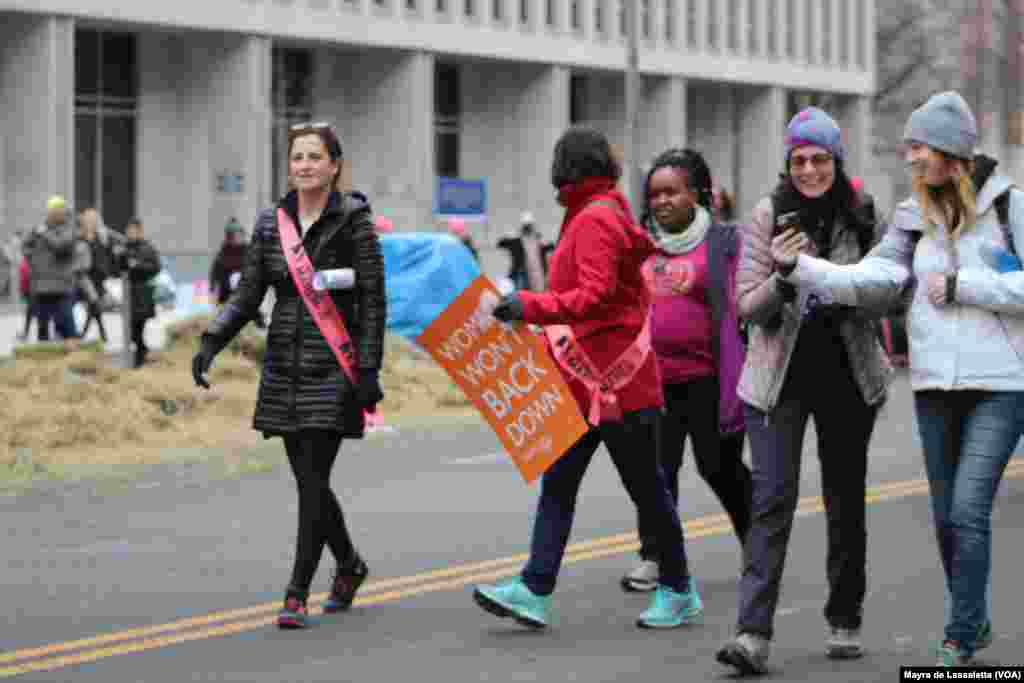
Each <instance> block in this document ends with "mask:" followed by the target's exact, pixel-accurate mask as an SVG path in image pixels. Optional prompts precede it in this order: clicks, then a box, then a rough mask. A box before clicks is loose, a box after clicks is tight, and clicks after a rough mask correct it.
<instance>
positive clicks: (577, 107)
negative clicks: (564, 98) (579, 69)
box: [569, 74, 587, 125]
mask: <svg viewBox="0 0 1024 683" xmlns="http://www.w3.org/2000/svg"><path fill="white" fill-rule="evenodd" d="M586 111H587V77H586V76H582V75H580V74H573V75H572V76H570V77H569V124H570V125H574V124H577V123H582V122H583V121H585V120H586Z"/></svg>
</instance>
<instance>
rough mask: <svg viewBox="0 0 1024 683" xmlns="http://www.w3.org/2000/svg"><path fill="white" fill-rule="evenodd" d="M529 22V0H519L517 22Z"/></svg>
mask: <svg viewBox="0 0 1024 683" xmlns="http://www.w3.org/2000/svg"><path fill="white" fill-rule="evenodd" d="M529 22H530V0H519V23H520V24H528V23H529Z"/></svg>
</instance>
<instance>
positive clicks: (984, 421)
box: [914, 391, 1024, 654]
mask: <svg viewBox="0 0 1024 683" xmlns="http://www.w3.org/2000/svg"><path fill="white" fill-rule="evenodd" d="M914 403H915V407H916V409H917V424H918V429H919V430H920V434H921V443H922V445H923V447H924V460H925V468H926V469H927V471H928V484H929V487H930V488H931V496H932V515H933V517H934V519H935V535H936V539H937V540H938V543H939V554H940V556H941V558H942V568H943V570H944V571H945V573H946V588H947V593H948V595H949V605H948V608H947V622H946V633H945V637H946V639H947V640H953V641H956V642H957V643H958V644H959V645H960V649H961V650H962V651H964V652H965V653H966V654H973V653H974V649H975V640H976V639H977V635H978V628H979V627H980V626H981V625H982V624H983V623H984V622H985V621H986V620H988V614H989V613H988V604H987V599H986V598H987V593H988V582H989V575H990V572H991V566H992V502H993V501H994V500H995V497H996V493H997V491H998V490H999V482H1000V481H1002V478H1003V472H1004V471H1005V470H1006V464H1007V463H1008V462H1009V460H1010V456H1011V455H1012V454H1013V449H1014V448H1015V447H1016V446H1017V440H1018V439H1019V438H1020V436H1021V430H1022V418H1024V392H1019V391H998V392H995V391H919V392H917V393H915V394H914Z"/></svg>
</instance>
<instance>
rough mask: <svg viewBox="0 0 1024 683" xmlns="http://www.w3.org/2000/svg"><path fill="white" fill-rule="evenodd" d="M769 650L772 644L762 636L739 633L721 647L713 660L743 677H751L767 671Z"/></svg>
mask: <svg viewBox="0 0 1024 683" xmlns="http://www.w3.org/2000/svg"><path fill="white" fill-rule="evenodd" d="M771 650H772V643H771V641H770V640H768V639H767V638H765V637H764V636H759V635H757V634H756V633H741V634H739V635H738V636H736V637H735V638H733V639H732V640H730V641H729V642H728V643H726V644H725V645H723V646H722V649H720V650H719V651H718V654H716V655H715V659H716V660H717V661H718V663H719V664H725V665H726V666H731V667H733V668H735V669H736V670H738V671H739V673H740V674H741V675H743V676H753V675H755V674H763V673H764V672H765V671H766V670H767V665H768V655H769V654H771Z"/></svg>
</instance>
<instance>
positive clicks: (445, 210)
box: [434, 177, 487, 216]
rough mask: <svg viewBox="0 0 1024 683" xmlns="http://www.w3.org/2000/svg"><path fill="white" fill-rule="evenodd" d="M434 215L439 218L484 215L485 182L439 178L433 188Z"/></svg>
mask: <svg viewBox="0 0 1024 683" xmlns="http://www.w3.org/2000/svg"><path fill="white" fill-rule="evenodd" d="M434 213H435V214H438V215H441V216H484V215H486V214H487V181H486V180H483V179H479V180H463V179H461V178H444V177H439V178H438V179H437V186H436V187H435V188H434Z"/></svg>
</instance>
